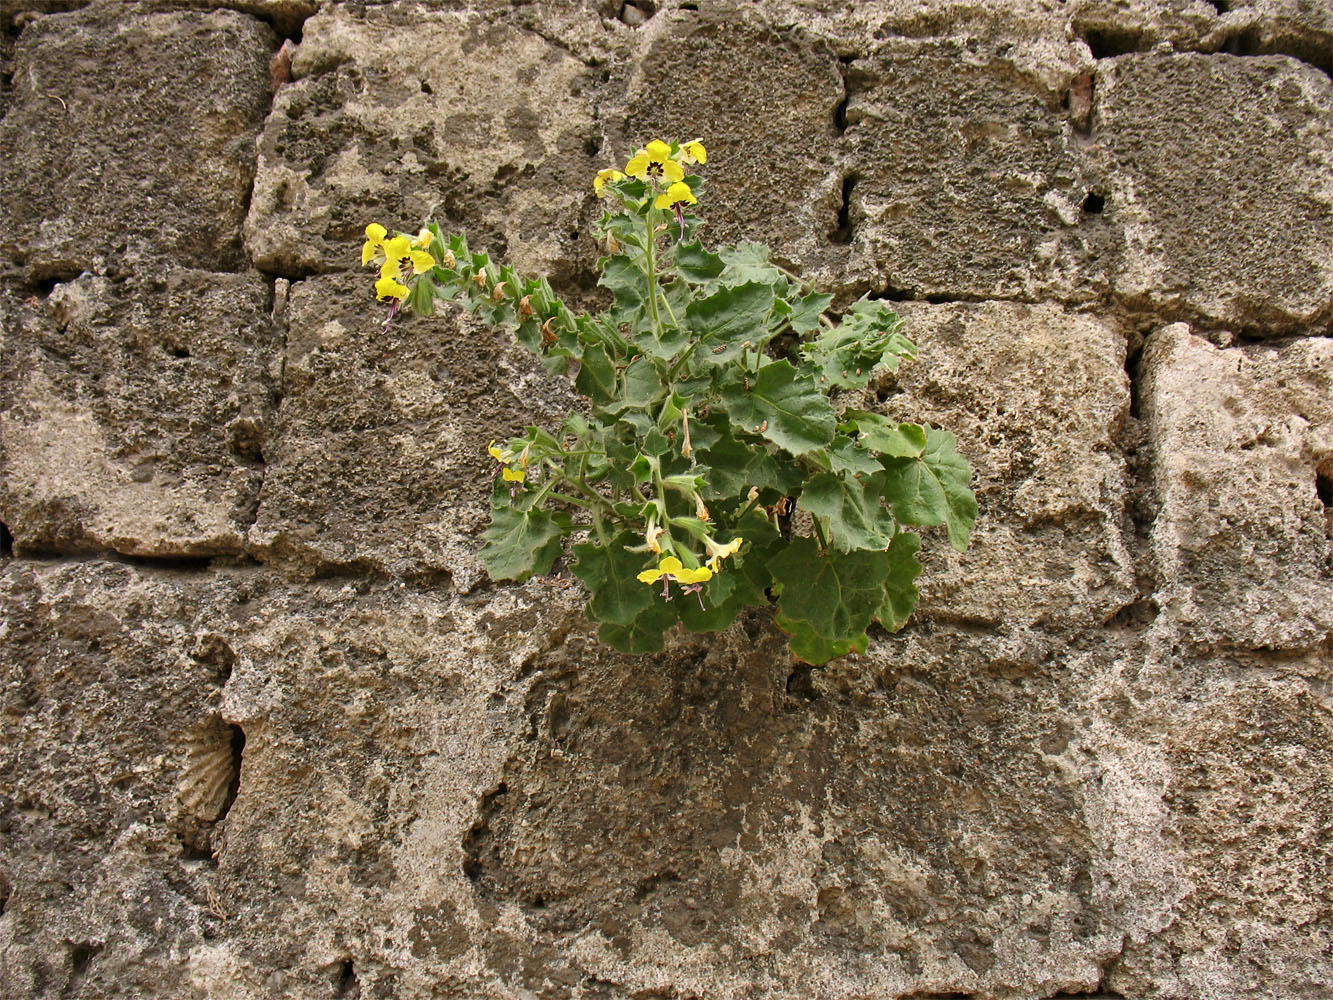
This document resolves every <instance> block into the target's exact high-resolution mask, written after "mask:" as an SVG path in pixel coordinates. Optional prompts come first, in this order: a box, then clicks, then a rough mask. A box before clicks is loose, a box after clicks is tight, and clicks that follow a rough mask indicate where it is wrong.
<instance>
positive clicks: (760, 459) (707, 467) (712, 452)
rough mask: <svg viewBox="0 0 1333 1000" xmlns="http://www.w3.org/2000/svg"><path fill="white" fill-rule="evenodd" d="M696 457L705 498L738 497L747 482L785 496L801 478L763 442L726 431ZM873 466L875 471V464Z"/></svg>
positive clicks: (787, 460) (778, 454)
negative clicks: (701, 464)
mask: <svg viewBox="0 0 1333 1000" xmlns="http://www.w3.org/2000/svg"><path fill="white" fill-rule="evenodd" d="M698 457H699V458H700V460H701V461H702V462H703V463H704V465H703V467H701V468H700V469H699V470H698V471H699V473H700V474H701V475H702V476H703V477H704V481H705V484H706V485H705V488H704V490H703V498H704V499H705V500H717V499H730V498H740V497H743V496H745V494H746V493H747V492H749V489H750V487H751V486H757V487H758V488H759V489H761V490H763V489H771V490H775V491H777V492H778V493H781V494H783V495H784V496H785V495H786V494H788V493H791V492H793V491H794V490H795V489H796V488H797V487H798V486H800V485H801V483H802V481H803V480H804V476H802V475H801V470H800V469H798V468H797V467H796V464H795V463H794V462H792V461H791V459H790V458H788V457H787V456H786V455H784V454H783V453H781V452H778V453H777V454H771V453H770V452H769V449H768V446H767V445H764V444H760V443H757V442H753V441H751V442H748V443H747V442H743V441H737V440H736V439H735V438H734V437H732V436H731V434H730V433H724V434H722V435H721V436H720V437H719V438H718V440H717V442H716V443H715V444H714V445H712V446H711V447H709V448H707V449H704V450H702V451H700V452H699V456H698ZM875 469H876V471H879V466H876V467H875Z"/></svg>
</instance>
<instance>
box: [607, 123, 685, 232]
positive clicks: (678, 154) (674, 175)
mask: <svg viewBox="0 0 1333 1000" xmlns="http://www.w3.org/2000/svg"><path fill="white" fill-rule="evenodd" d="M707 162H708V151H707V150H706V149H704V144H703V142H701V141H700V140H698V139H691V140H690V141H689V142H682V143H674V142H673V143H669V144H668V143H665V142H662V141H661V140H660V139H654V140H653V141H652V142H650V143H648V145H647V146H644V147H643V148H642V149H640V150H639V151H638V152H637V153H635V154H634V155H633V156H631V157H630V159H629V162H628V163H626V164H625V170H624V172H623V173H622V172H621V171H619V170H614V169H606V170H599V171H598V172H597V176H596V177H594V178H593V182H592V187H593V190H594V191H595V192H596V193H597V195H598V197H600V196H601V195H602V194H603V193H604V191H605V189H606V185H607V184H609V183H614V182H616V181H622V180H624V179H625V178H626V177H632V178H634V179H635V180H639V181H643V182H644V183H646V184H648V185H650V186H651V188H652V191H653V193H654V195H655V197H654V199H653V207H654V208H656V209H658V210H659V211H665V212H674V213H675V214H676V217H677V220H678V221H679V220H680V217H681V213H682V211H683V209H684V208H685V206H687V205H696V204H698V202H699V199H698V198H696V197H695V194H694V190H693V189H692V188H691V187H690V185H689V184H688V183H687V182H686V180H685V168H686V167H689V166H693V165H694V164H696V163H697V164H704V163H707Z"/></svg>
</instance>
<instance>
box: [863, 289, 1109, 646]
mask: <svg viewBox="0 0 1333 1000" xmlns="http://www.w3.org/2000/svg"><path fill="white" fill-rule="evenodd" d="M901 315H902V316H903V319H904V322H905V323H906V327H905V328H906V329H910V330H911V334H912V337H913V339H914V340H915V341H916V343H917V344H918V346H919V348H920V351H921V361H920V363H919V364H916V365H905V366H903V368H902V369H900V371H899V374H898V375H897V376H896V377H895V376H887V377H884V378H883V379H881V380H880V382H879V383H878V384H877V385H874V386H872V389H874V390H875V396H876V397H877V398H878V399H879V400H880V402H879V403H878V406H877V408H878V409H880V410H881V411H882V412H884V413H886V414H887V415H889V416H891V417H893V418H895V419H899V420H908V419H917V420H925V421H929V422H930V423H933V424H934V425H935V426H937V427H944V428H947V429H948V430H950V431H952V432H954V433H955V434H957V435H958V438H959V441H960V447H961V448H962V450H963V451H964V453H965V454H966V455H967V457H968V458H969V460H970V461H971V463H972V467H973V470H974V473H975V478H974V481H973V489H974V490H975V491H976V494H977V503H978V505H979V507H980V508H981V517H980V520H979V522H978V525H977V532H976V536H975V538H974V541H973V543H972V548H970V549H969V550H968V551H967V553H966V554H964V555H959V554H958V553H956V552H954V551H953V550H952V549H950V548H949V546H948V545H947V544H946V543H945V542H944V539H943V538H942V537H936V536H935V535H934V533H932V534H931V539H930V541H928V542H927V547H926V555H925V559H926V564H927V570H926V572H925V574H924V576H923V578H922V586H923V588H924V590H923V594H925V595H926V596H925V597H924V599H923V601H922V607H921V609H920V611H919V614H920V615H924V616H928V617H930V618H938V619H943V620H952V621H960V622H973V623H977V624H986V625H990V626H999V625H1005V626H1036V625H1040V626H1055V627H1058V628H1070V627H1076V626H1090V625H1100V624H1102V623H1104V622H1106V621H1107V620H1108V619H1110V618H1111V617H1112V616H1113V615H1115V613H1116V612H1117V611H1119V610H1120V609H1121V608H1122V607H1124V606H1125V605H1127V604H1129V603H1131V602H1132V601H1133V600H1134V598H1135V589H1134V570H1133V563H1132V559H1131V556H1130V553H1129V551H1128V548H1127V545H1126V542H1125V539H1124V537H1123V531H1124V527H1125V524H1124V522H1125V519H1126V512H1125V505H1126V496H1127V483H1126V472H1125V461H1124V457H1123V455H1122V454H1121V451H1120V449H1121V446H1122V441H1123V437H1124V434H1125V422H1126V420H1127V418H1128V416H1129V403H1130V399H1129V386H1128V380H1127V379H1126V377H1125V369H1124V362H1123V352H1124V350H1125V348H1124V340H1123V337H1122V335H1121V334H1120V333H1119V331H1118V330H1117V329H1116V328H1115V326H1114V325H1113V324H1110V323H1107V322H1106V321H1104V320H1100V319H1097V318H1095V317H1092V316H1085V315H1078V314H1075V313H1070V312H1066V311H1064V310H1062V309H1059V308H1057V307H1054V306H1049V305H1041V306H1026V305H1018V304H1010V303H997V302H991V303H977V304H972V303H962V304H956V305H926V304H917V303H904V304H903V306H902V309H901Z"/></svg>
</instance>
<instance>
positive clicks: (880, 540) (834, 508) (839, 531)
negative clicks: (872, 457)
mask: <svg viewBox="0 0 1333 1000" xmlns="http://www.w3.org/2000/svg"><path fill="white" fill-rule="evenodd" d="M880 475H881V476H882V475H883V473H880ZM880 489H881V486H880V477H879V476H875V477H873V478H871V479H870V480H869V481H868V482H866V483H861V482H859V481H857V480H856V479H851V478H846V477H843V476H840V475H837V474H835V473H832V472H823V473H820V474H819V475H817V476H815V477H814V478H813V479H811V480H810V481H809V482H808V483H806V484H805V489H804V490H802V491H801V497H800V499H799V500H798V501H797V505H798V506H799V507H801V509H802V510H807V511H809V512H810V513H811V514H814V515H816V516H817V517H821V518H824V519H825V520H826V521H827V523H828V527H829V530H830V532H831V537H830V538H829V542H830V544H831V545H833V547H834V548H837V549H839V550H841V551H843V552H851V551H852V550H854V549H883V548H886V547H887V546H888V544H889V541H890V540H891V539H892V538H893V533H894V531H895V530H896V529H897V526H896V525H895V523H894V520H893V515H892V514H890V513H889V511H888V509H887V508H885V506H884V505H883V504H882V503H881V502H880Z"/></svg>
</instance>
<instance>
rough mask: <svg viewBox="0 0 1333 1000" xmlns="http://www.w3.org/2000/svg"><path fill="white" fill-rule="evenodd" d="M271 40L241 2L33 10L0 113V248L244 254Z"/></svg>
mask: <svg viewBox="0 0 1333 1000" xmlns="http://www.w3.org/2000/svg"><path fill="white" fill-rule="evenodd" d="M201 38H206V39H207V42H206V43H204V44H201V42H200V39H201ZM274 45H275V39H274V37H273V33H272V32H271V31H270V30H269V28H268V27H267V26H266V25H265V24H263V23H262V22H260V21H257V20H255V19H254V18H252V17H248V16H246V15H244V14H238V13H235V12H231V11H213V12H209V13H203V12H194V11H181V12H174V13H152V12H150V10H149V9H148V8H141V7H138V6H133V5H126V4H119V3H112V4H97V5H94V6H91V7H88V8H85V9H83V10H78V11H74V12H71V13H68V14H52V15H50V16H45V17H40V18H37V19H36V20H34V21H32V22H31V23H30V24H29V25H28V27H27V28H26V29H25V30H24V32H23V34H22V35H21V36H20V38H19V40H18V43H17V51H16V53H15V59H14V79H13V93H12V96H11V100H12V106H11V107H10V109H9V112H8V113H7V114H6V115H5V117H4V119H3V121H0V188H3V190H4V191H5V197H4V198H3V199H0V257H3V258H4V259H5V260H6V261H8V262H9V263H11V264H19V265H23V266H24V267H26V268H27V269H28V271H29V273H30V274H31V275H33V276H35V277H37V278H42V279H48V278H72V277H73V276H75V275H77V274H79V273H80V272H81V271H86V270H92V271H97V272H99V273H102V272H108V271H109V272H111V273H114V274H117V275H121V274H124V273H126V272H127V271H128V270H130V269H132V268H134V267H136V266H139V263H140V262H144V261H149V262H155V264H156V266H161V262H163V261H171V262H173V263H175V264H177V265H183V266H186V267H190V266H195V267H207V268H214V269H220V270H234V269H235V268H237V267H239V266H240V265H241V263H242V260H243V258H242V248H241V239H240V235H241V233H240V230H241V222H242V220H243V218H244V215H245V208H246V205H247V203H248V201H249V197H250V186H251V179H252V178H253V176H254V148H253V143H254V139H255V136H256V134H257V133H258V130H259V126H260V123H261V122H262V121H263V118H264V115H265V113H266V112H267V110H268V106H269V67H268V61H269V56H270V55H271V54H272V52H273V48H274ZM195 81H199V82H200V84H201V85H200V86H198V87H195V86H192V84H193V83H194V82H195Z"/></svg>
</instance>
